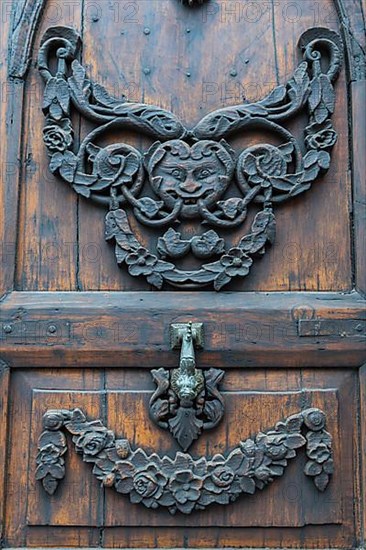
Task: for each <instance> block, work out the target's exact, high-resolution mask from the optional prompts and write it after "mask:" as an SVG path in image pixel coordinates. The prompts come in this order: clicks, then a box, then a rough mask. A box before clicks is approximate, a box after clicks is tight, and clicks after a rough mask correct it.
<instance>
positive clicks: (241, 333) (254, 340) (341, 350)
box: [0, 292, 366, 368]
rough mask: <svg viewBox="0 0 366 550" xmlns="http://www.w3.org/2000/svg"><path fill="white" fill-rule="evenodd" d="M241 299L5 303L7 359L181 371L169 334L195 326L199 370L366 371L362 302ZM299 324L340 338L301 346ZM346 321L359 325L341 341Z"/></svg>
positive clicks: (334, 297)
mask: <svg viewBox="0 0 366 550" xmlns="http://www.w3.org/2000/svg"><path fill="white" fill-rule="evenodd" d="M240 296H241V297H242V299H241V300H240V301H239V300H238V296H237V294H235V293H225V294H222V295H219V294H217V293H214V292H211V293H202V294H201V295H197V294H194V293H184V292H180V293H164V294H155V293H154V294H152V293H147V294H141V293H107V294H105V293H101V294H94V293H49V292H42V293H12V294H11V296H9V297H8V298H7V299H6V300H5V301H4V302H3V303H2V311H1V321H2V322H1V329H2V333H1V336H2V339H1V344H0V345H1V347H0V352H1V353H2V355H3V356H4V358H5V359H6V360H8V361H9V363H10V364H11V366H13V367H23V366H28V367H35V366H41V367H47V366H49V365H50V364H52V365H54V366H93V367H104V366H134V367H136V368H141V367H143V368H152V367H154V368H155V367H161V366H164V367H176V366H177V364H178V354H177V353H176V352H172V351H171V349H170V340H169V330H170V324H171V323H174V322H187V321H189V320H192V321H196V322H203V323H204V326H205V332H206V338H205V347H204V350H203V351H200V352H198V355H197V361H198V365H199V366H200V367H201V366H202V367H212V366H218V367H225V368H232V367H238V366H241V367H251V366H253V367H256V366H272V367H278V366H279V367H280V366H287V367H291V368H295V367H300V366H309V365H311V366H329V367H334V366H344V365H347V366H349V367H358V366H360V365H361V364H362V363H363V362H364V360H365V355H366V348H365V334H364V320H365V317H366V311H365V303H364V300H363V299H362V297H360V295H358V294H357V293H351V294H346V295H343V296H339V295H338V294H332V293H324V294H321V295H319V294H316V293H289V294H287V293H283V294H279V293H269V294H255V293H246V294H242V295H240ZM300 319H302V320H304V319H309V320H312V319H313V320H321V319H328V320H331V321H333V322H334V329H333V333H332V331H329V330H328V333H326V334H325V335H320V336H311V335H310V336H307V337H304V336H301V335H300V334H301V333H299V327H298V322H299V320H300ZM345 320H351V321H354V322H355V323H354V324H353V323H352V327H351V328H352V330H351V332H352V333H351V334H350V330H349V328H347V330H348V334H347V333H345V334H347V337H342V331H344V327H343V325H342V321H345ZM337 322H339V323H340V325H339V326H340V328H339V329H337ZM342 327H343V328H342ZM360 331H361V332H360ZM310 334H311V333H310Z"/></svg>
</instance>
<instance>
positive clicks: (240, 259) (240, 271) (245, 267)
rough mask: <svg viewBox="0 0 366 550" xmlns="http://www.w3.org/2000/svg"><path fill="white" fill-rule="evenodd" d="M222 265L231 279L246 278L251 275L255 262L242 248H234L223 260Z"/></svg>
mask: <svg viewBox="0 0 366 550" xmlns="http://www.w3.org/2000/svg"><path fill="white" fill-rule="evenodd" d="M220 263H221V265H222V266H224V271H225V273H226V275H228V276H229V277H236V276H242V277H245V275H247V274H248V273H249V268H250V266H251V265H252V263H253V260H252V259H251V258H249V256H247V255H246V254H245V253H244V252H243V251H242V250H241V249H240V248H232V249H231V250H229V252H228V253H227V254H225V255H224V256H223V257H222V258H221V260H220Z"/></svg>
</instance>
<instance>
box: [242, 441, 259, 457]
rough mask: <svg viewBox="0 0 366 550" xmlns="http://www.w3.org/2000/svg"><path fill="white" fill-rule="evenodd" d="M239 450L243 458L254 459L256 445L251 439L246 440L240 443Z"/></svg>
mask: <svg viewBox="0 0 366 550" xmlns="http://www.w3.org/2000/svg"><path fill="white" fill-rule="evenodd" d="M240 448H241V450H242V453H243V454H244V456H246V457H248V458H254V457H255V455H256V452H257V445H256V444H255V443H254V441H253V439H247V440H246V441H242V442H241V443H240Z"/></svg>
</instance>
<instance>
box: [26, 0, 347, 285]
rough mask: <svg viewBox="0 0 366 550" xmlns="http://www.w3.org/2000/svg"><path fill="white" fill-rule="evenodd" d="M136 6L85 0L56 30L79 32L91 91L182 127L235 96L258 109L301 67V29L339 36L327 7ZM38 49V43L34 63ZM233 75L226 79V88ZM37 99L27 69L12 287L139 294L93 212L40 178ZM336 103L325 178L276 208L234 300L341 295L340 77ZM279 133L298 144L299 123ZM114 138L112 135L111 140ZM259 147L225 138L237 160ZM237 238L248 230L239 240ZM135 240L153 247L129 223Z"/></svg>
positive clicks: (137, 141)
mask: <svg viewBox="0 0 366 550" xmlns="http://www.w3.org/2000/svg"><path fill="white" fill-rule="evenodd" d="M135 7H136V13H134V11H133V5H132V4H131V5H130V4H128V3H126V2H122V1H121V2H117V3H116V5H114V4H112V5H110V6H109V5H108V6H106V7H105V8H103V7H100V6H99V5H96V4H95V3H94V2H93V1H89V0H88V1H86V2H85V3H84V8H83V10H81V8H79V7H76V6H74V9H73V10H71V12H72V13H75V18H74V16H73V17H72V18H71V16H70V14H69V13H68V10H66V9H65V10H61V12H60V14H57V24H58V25H67V24H69V25H70V24H72V25H73V26H75V27H76V28H78V29H81V36H82V39H83V51H82V62H83V63H84V65H85V66H86V67H87V69H88V72H89V75H90V77H91V78H93V79H94V80H95V81H96V82H100V83H101V84H103V85H104V86H105V87H106V88H107V89H108V90H109V91H110V92H111V93H113V94H115V95H116V96H121V95H122V94H126V95H127V96H128V97H129V98H130V99H131V100H133V101H142V100H143V101H145V102H147V103H151V104H157V105H159V106H161V107H163V108H167V109H173V111H174V113H175V114H176V115H177V116H178V117H179V118H180V119H181V120H183V121H184V122H185V123H186V124H187V125H188V126H193V125H194V124H195V123H196V122H197V121H198V120H199V119H200V118H202V116H203V115H205V114H207V113H208V112H211V111H212V110H214V109H217V108H220V107H222V106H229V105H232V104H235V103H237V102H240V101H241V99H242V96H245V98H246V99H248V100H250V101H257V100H259V99H261V98H262V97H264V96H265V95H266V94H268V93H269V92H270V91H271V90H272V89H273V88H274V87H275V86H276V85H277V84H279V83H281V84H282V83H285V82H286V81H287V80H288V79H289V77H290V76H291V74H293V72H294V69H295V68H296V67H297V66H298V63H299V59H300V53H299V51H298V48H297V43H298V40H299V37H300V36H301V34H302V33H303V32H304V31H305V30H306V29H308V28H309V27H311V26H314V24H319V25H320V24H321V25H323V26H327V27H329V28H332V29H335V30H336V29H337V26H338V19H337V16H336V13H335V8H334V5H333V3H332V0H324V1H323V3H322V8H321V14H320V15H319V14H318V15H317V14H316V13H315V12H314V9H315V8H313V7H312V6H311V5H310V3H308V2H305V3H304V4H303V5H302V6H301V8H299V13H298V14H297V15H296V14H295V15H294V14H293V13H292V12H291V7H290V6H288V5H287V4H286V3H283V2H282V3H281V2H280V3H279V5H278V6H276V7H275V9H274V10H273V12H272V10H271V9H269V8H268V6H267V5H266V6H264V4H263V5H262V8H261V13H262V12H263V13H262V15H260V14H259V15H258V8H254V7H252V5H249V4H248V5H247V4H245V3H243V5H241V4H240V2H239V3H238V4H235V6H234V8H232V12H233V13H231V14H230V10H229V7H230V6H229V5H228V3H227V2H225V1H223V2H222V5H221V4H215V3H214V4H213V7H212V6H211V7H204V8H202V11H201V12H197V11H196V10H193V11H192V10H191V11H189V10H184V11H182V7H181V6H180V5H179V1H177V0H176V1H174V0H161V1H160V2H158V3H157V4H156V5H155V4H154V3H152V2H151V0H141V1H139V2H138V4H137V5H136V6H135ZM267 8H268V9H267ZM47 9H48V10H49V12H47ZM251 10H252V11H251ZM54 11H55V8H54V6H52V4H51V6H50V7H49V8H47V6H46V13H45V15H44V17H43V19H42V25H41V27H40V29H39V31H38V32H37V37H38V41H39V38H40V37H41V36H42V34H43V32H44V31H45V30H46V28H47V27H49V26H50V22H51V21H52V20H54V19H55V12H54ZM216 11H217V13H216ZM214 12H215V13H214ZM256 14H257V15H256ZM317 17H318V19H319V17H320V20H319V21H318V22H317V19H316V18H317ZM292 19H294V21H293V22H292V23H291V24H290V28H291V32H289V28H288V27H289V21H290V20H292ZM81 20H82V21H83V27H82V26H81ZM187 31H189V32H187ZM243 31H244V34H243ZM259 42H260V44H261V47H260V48H258V47H257V44H258V43H259ZM37 46H38V42H36V49H35V53H34V56H35V57H36V54H37ZM166 52H169V56H168V57H167V56H166ZM207 52H210V54H209V55H208V54H207ZM233 71H235V73H237V75H236V76H234V77H233V76H231V73H232V72H233ZM188 75H189V76H188ZM210 90H213V91H210ZM41 93H42V84H41V82H40V79H39V75H38V71H37V70H36V69H32V70H31V71H30V73H29V77H28V80H27V84H26V104H25V119H24V129H25V136H24V142H25V144H26V145H25V147H24V152H23V164H24V167H25V170H24V174H23V176H22V180H23V184H22V185H21V193H20V216H19V222H20V225H19V230H18V233H19V238H20V239H21V241H22V243H23V245H22V246H21V247H19V250H18V262H17V276H16V281H17V283H16V286H17V288H18V289H22V290H72V289H74V290H138V289H141V290H149V285H148V284H147V283H146V282H144V280H143V279H141V280H139V279H137V280H136V279H134V278H131V277H130V276H129V275H128V274H127V273H126V270H125V269H121V270H116V263H115V258H114V251H113V247H112V246H109V245H108V244H106V243H105V240H104V212H103V208H100V207H98V206H95V205H93V204H91V203H90V201H86V200H84V199H83V198H77V197H76V196H74V194H73V193H72V192H71V191H70V190H69V189H68V188H67V186H65V185H64V184H62V183H60V181H58V180H57V179H56V178H55V177H53V176H52V174H50V172H49V170H48V168H47V154H46V150H45V148H44V146H43V144H42V142H41V141H40V140H39V139H38V136H41V135H42V128H43V127H42V125H43V120H42V117H41V116H40V115H39V105H40V101H41ZM336 93H337V103H336V111H335V114H334V125H335V127H336V129H337V132H338V134H339V138H338V143H337V144H336V146H335V149H334V153H333V160H332V165H331V169H330V171H329V173H328V174H327V176H326V177H325V178H321V179H320V181H319V182H317V183H316V184H315V185H314V187H313V189H312V190H311V191H309V192H308V193H307V194H305V195H303V196H301V197H299V198H297V199H294V200H293V201H292V203H291V206H289V205H282V206H279V207H278V208H277V213H278V223H277V238H276V242H275V244H274V247H273V249H272V250H271V251H270V253H269V254H267V255H266V256H265V257H264V258H263V259H262V260H261V261H257V262H256V264H255V265H254V266H253V274H252V275H250V276H249V277H247V278H246V279H244V280H243V281H236V282H234V283H232V286H231V288H232V289H233V290H251V291H257V290H262V291H266V290H270V291H274V290H277V291H279V290H321V291H324V290H333V291H347V290H350V289H351V288H352V273H351V267H350V266H351V263H350V258H351V252H350V231H349V222H348V220H349V213H350V201H351V195H350V178H349V172H348V165H347V160H346V159H347V158H348V156H349V140H348V127H347V125H345V124H344V116H345V112H346V111H347V87H346V73H345V70H343V72H342V74H341V76H340V79H339V80H338V82H337V83H336ZM290 127H291V128H292V129H294V131H295V133H301V132H302V130H303V121H302V120H300V119H298V120H296V119H295V120H294V121H293V122H292V123H291V125H290ZM90 128H91V126H90V123H85V122H82V124H81V129H80V136H84V135H85V134H86V132H87V130H88V129H89V130H90ZM116 137H118V134H117V135H114V136H113V137H112V139H116ZM120 137H123V139H124V140H125V141H127V142H128V143H130V144H131V145H136V146H138V147H142V148H144V149H145V150H147V148H148V145H149V144H151V143H152V140H151V139H150V140H149V139H146V138H142V139H141V138H140V137H136V135H135V134H128V133H126V132H124V133H123V134H120ZM264 137H265V134H263V132H250V133H249V134H247V135H244V136H243V137H240V138H238V137H235V138H234V139H233V140H231V141H232V143H231V145H233V146H234V147H235V149H236V150H238V151H240V150H242V149H243V147H244V146H247V145H248V144H249V142H250V144H252V143H253V142H255V141H256V140H257V141H259V142H262V143H263V139H264ZM60 205H63V207H62V214H61V213H60V209H59V207H60ZM334 212H337V216H334V215H333V214H334ZM299 221H300V223H299ZM247 227H249V224H248V223H247V224H246V227H245V230H246V229H247ZM137 229H138V234H139V235H141V237H142V239H143V242H144V244H149V242H150V244H152V245H153V246H154V243H155V241H156V238H150V236H149V234H148V233H147V232H146V229H145V230H144V228H142V227H141V226H139V225H138V224H137ZM75 266H77V270H76V267H75Z"/></svg>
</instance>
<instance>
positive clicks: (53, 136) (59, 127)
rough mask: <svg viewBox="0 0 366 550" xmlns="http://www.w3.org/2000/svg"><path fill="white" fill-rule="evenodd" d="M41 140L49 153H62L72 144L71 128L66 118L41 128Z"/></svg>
mask: <svg viewBox="0 0 366 550" xmlns="http://www.w3.org/2000/svg"><path fill="white" fill-rule="evenodd" d="M43 140H44V142H45V144H46V147H47V148H48V150H49V151H50V152H51V153H57V152H59V153H64V152H65V151H66V150H67V149H68V148H69V147H70V146H71V145H72V128H71V124H70V121H69V120H68V119H67V118H63V119H62V120H60V122H59V123H58V124H52V123H51V124H48V125H47V126H45V128H44V129H43Z"/></svg>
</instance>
